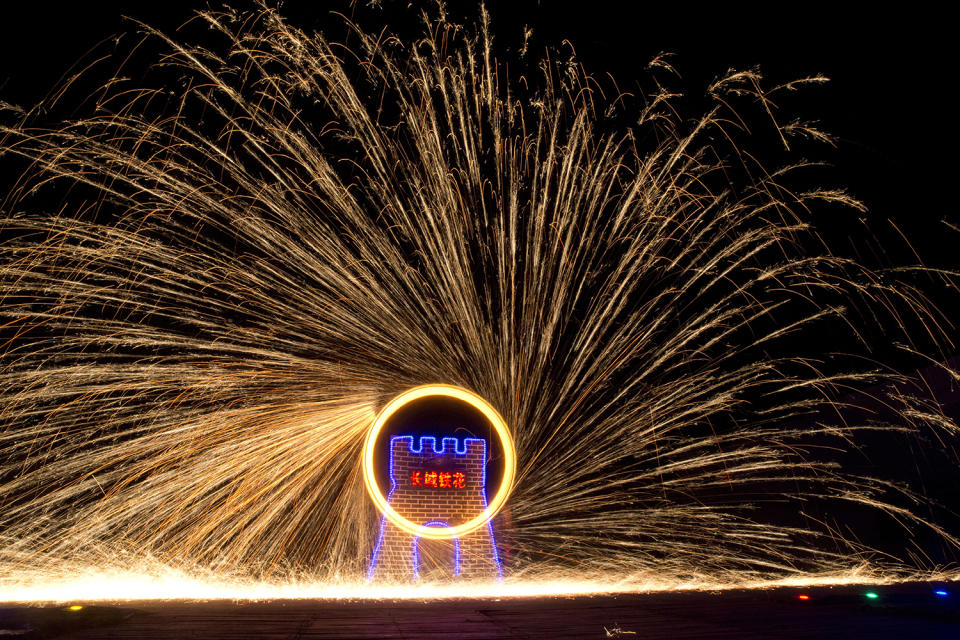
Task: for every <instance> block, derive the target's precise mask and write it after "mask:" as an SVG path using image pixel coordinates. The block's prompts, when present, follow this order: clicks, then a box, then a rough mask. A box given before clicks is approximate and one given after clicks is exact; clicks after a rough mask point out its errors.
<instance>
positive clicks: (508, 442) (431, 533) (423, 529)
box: [362, 384, 517, 540]
mask: <svg viewBox="0 0 960 640" xmlns="http://www.w3.org/2000/svg"><path fill="white" fill-rule="evenodd" d="M430 396H442V397H447V398H453V399H456V400H460V401H461V402H464V403H466V404H468V405H470V406H472V407H473V408H475V409H477V410H478V411H480V413H482V414H483V416H484V417H485V418H486V419H487V420H488V421H489V422H490V426H491V427H493V432H494V434H496V437H497V439H498V440H499V441H500V445H501V449H502V451H503V476H502V477H501V478H500V486H499V488H498V489H497V492H496V493H495V494H494V496H493V498H492V499H491V500H490V503H489V504H485V505H484V506H485V508H484V509H483V510H482V511H481V512H480V513H478V514H477V515H476V516H475V517H473V518H471V519H469V520H467V521H466V522H463V523H461V524H457V525H454V526H449V527H437V526H426V525H423V524H420V523H418V522H415V521H412V520H409V519H408V518H405V517H403V516H401V515H400V514H399V513H397V511H396V510H395V509H394V508H393V507H392V506H391V505H390V499H389V496H385V495H383V493H382V492H381V491H380V487H379V486H378V485H377V478H376V473H375V470H374V469H375V468H376V464H375V462H374V451H375V449H376V442H377V439H378V437H379V436H380V433H381V431H383V428H384V425H385V424H386V423H387V421H388V420H389V419H390V417H391V416H392V415H393V414H394V413H396V412H397V411H398V410H399V409H400V408H401V407H403V406H404V405H407V404H409V403H411V402H414V401H415V400H419V399H420V398H428V397H430ZM444 440H447V439H446V438H444ZM450 440H454V441H455V440H456V439H454V438H450ZM410 441H411V443H412V441H413V438H412V436H411V437H410ZM444 447H445V445H444V444H443V442H442V441H441V451H437V453H440V452H442V451H443V450H444ZM411 450H412V447H411ZM434 451H436V449H434ZM458 453H459V452H458ZM362 459H363V481H364V484H365V485H366V488H367V493H368V494H369V495H370V498H371V499H372V500H373V503H374V505H376V507H377V510H379V511H380V513H382V514H383V515H384V517H385V518H386V519H387V520H389V521H390V522H391V523H393V524H394V525H395V526H397V527H399V528H400V529H401V530H403V531H405V532H407V533H408V534H411V535H414V536H420V537H423V538H430V539H434V540H442V539H451V538H458V537H461V536H464V535H466V534H468V533H470V532H472V531H476V530H477V529H480V528H481V527H483V526H484V525H486V524H488V523H489V522H490V520H491V519H492V518H493V516H495V515H496V514H497V512H498V511H499V510H500V509H501V508H502V507H503V505H504V503H505V502H506V501H507V497H508V496H509V495H510V492H511V491H512V490H513V479H514V477H515V475H516V472H517V457H516V450H515V449H514V446H513V438H512V437H511V436H510V430H509V428H508V427H507V423H506V421H504V419H503V417H502V416H501V415H500V414H499V413H498V412H497V410H496V409H494V408H493V407H492V406H491V405H490V404H489V403H488V402H487V401H486V400H484V399H483V398H481V397H480V396H478V395H477V394H475V393H473V392H472V391H468V390H466V389H463V388H461V387H455V386H452V385H446V384H432V385H424V386H422V387H414V388H413V389H410V390H408V391H405V392H404V393H401V394H400V395H398V396H397V397H395V398H394V399H393V400H391V401H390V402H389V403H387V405H386V406H385V407H384V408H383V409H382V410H381V411H380V413H379V414H378V415H377V418H376V420H374V422H373V426H371V427H370V431H369V432H368V433H367V438H366V440H365V441H364V445H363V458H362ZM391 474H392V470H391ZM485 480H486V478H484V481H485ZM391 482H396V479H395V478H391ZM438 483H439V479H438ZM438 488H439V487H438ZM484 501H486V499H484Z"/></svg>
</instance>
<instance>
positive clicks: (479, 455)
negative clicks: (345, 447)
mask: <svg viewBox="0 0 960 640" xmlns="http://www.w3.org/2000/svg"><path fill="white" fill-rule="evenodd" d="M416 444H417V445H418V446H415V443H414V438H413V436H398V437H394V438H393V439H392V440H391V447H390V467H391V471H392V479H393V488H392V490H391V492H390V494H389V496H388V499H389V502H390V505H391V506H392V507H393V508H394V509H395V510H396V511H397V513H399V514H400V515H401V516H403V517H404V518H407V519H408V520H410V521H412V522H417V523H420V524H423V525H427V524H428V523H432V522H445V523H446V524H447V525H449V526H456V525H459V524H462V523H464V522H466V521H468V520H470V519H471V518H473V517H475V516H476V515H478V514H479V513H481V512H482V511H483V510H484V509H485V508H486V502H485V500H484V487H485V477H484V469H485V467H486V442H485V441H484V440H482V439H479V438H465V439H463V441H461V440H460V439H458V438H443V439H442V440H441V441H440V442H439V443H437V440H436V438H433V437H430V436H423V437H421V438H420V442H419V443H416ZM418 472H419V473H418ZM428 474H436V475H435V476H430V477H432V478H434V479H436V478H440V477H443V478H446V479H449V486H443V487H441V486H440V482H439V481H437V482H436V483H435V484H430V485H425V484H424V482H423V480H424V478H426V477H428ZM447 474H449V475H447ZM454 479H456V481H457V483H458V484H461V483H462V488H459V487H455V486H454ZM418 481H419V483H418ZM433 526H441V525H433ZM381 532H382V533H381V536H380V544H379V549H376V550H375V551H374V554H375V555H374V557H373V558H372V560H371V562H372V565H371V572H370V577H371V578H372V579H375V580H390V581H403V580H410V579H412V578H414V577H416V573H417V571H416V569H419V574H420V577H421V578H425V579H444V578H453V577H454V575H453V573H454V564H455V563H454V555H455V551H456V549H455V545H454V542H453V541H452V540H420V539H417V538H415V537H414V536H411V535H410V534H408V533H406V532H404V531H402V530H401V529H399V528H398V527H396V526H395V525H394V524H393V523H391V522H389V521H388V520H386V519H383V520H382V521H381ZM457 543H458V546H459V556H460V575H459V576H458V578H459V579H465V580H482V579H495V578H497V577H498V575H499V572H498V566H497V561H496V549H495V544H496V543H495V542H494V540H493V530H492V528H491V527H490V525H489V524H488V525H487V526H484V527H480V528H479V529H477V530H476V531H473V532H472V533H469V534H467V535H465V536H462V537H461V538H460V539H458V540H457ZM414 558H417V559H418V560H419V563H418V566H417V567H415V566H414Z"/></svg>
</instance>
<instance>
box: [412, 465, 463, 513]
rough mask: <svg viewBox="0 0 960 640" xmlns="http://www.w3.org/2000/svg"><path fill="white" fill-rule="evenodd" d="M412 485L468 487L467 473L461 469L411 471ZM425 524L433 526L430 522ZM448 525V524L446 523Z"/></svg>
mask: <svg viewBox="0 0 960 640" xmlns="http://www.w3.org/2000/svg"><path fill="white" fill-rule="evenodd" d="M410 486H411V487H434V488H435V489H466V488H467V475H466V474H465V473H461V472H459V471H457V472H454V473H450V472H449V471H411V472H410ZM424 526H428V527H429V526H431V525H429V524H427V525H424ZM444 526H448V525H444Z"/></svg>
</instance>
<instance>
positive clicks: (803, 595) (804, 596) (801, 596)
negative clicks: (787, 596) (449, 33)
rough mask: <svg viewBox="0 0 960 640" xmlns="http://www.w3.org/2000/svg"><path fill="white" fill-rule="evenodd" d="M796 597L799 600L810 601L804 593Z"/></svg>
mask: <svg viewBox="0 0 960 640" xmlns="http://www.w3.org/2000/svg"><path fill="white" fill-rule="evenodd" d="M797 597H798V598H800V599H801V600H809V599H810V596H808V595H807V594H805V593H801V594H800V595H798V596H797Z"/></svg>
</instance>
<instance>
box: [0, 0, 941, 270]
mask: <svg viewBox="0 0 960 640" xmlns="http://www.w3.org/2000/svg"><path fill="white" fill-rule="evenodd" d="M421 4H422V3H421ZM842 4H845V3H824V4H816V3H813V4H811V3H803V4H792V3H765V4H764V5H759V6H753V7H749V6H748V7H743V6H732V4H730V3H711V4H709V5H707V6H705V7H699V6H696V5H693V4H688V3H667V4H664V3H657V4H653V3H642V2H611V1H609V0H590V1H588V2H545V1H537V0H526V1H520V0H518V1H516V2H513V1H511V2H492V3H488V4H487V7H488V9H489V10H490V13H491V16H492V24H493V31H494V33H495V34H497V37H498V38H499V39H500V44H502V45H504V46H507V47H509V46H511V45H515V44H516V43H519V41H520V37H521V36H520V34H521V33H522V30H523V28H524V27H530V28H532V29H533V31H534V34H535V37H536V41H535V46H536V45H546V44H550V45H553V46H554V47H555V49H556V50H557V51H558V52H561V53H566V52H568V51H569V49H568V48H567V46H566V45H564V44H563V42H564V41H568V42H569V43H570V46H572V47H573V50H574V51H575V52H576V56H577V59H579V60H580V61H582V62H583V63H584V64H585V65H586V67H587V70H588V71H590V72H592V73H594V74H598V75H600V74H603V73H605V72H610V73H611V74H612V75H613V76H614V77H615V78H616V79H617V82H618V84H619V85H620V86H621V87H622V88H624V89H627V90H629V89H630V87H631V86H632V85H633V84H635V82H636V81H637V80H638V79H643V78H645V77H646V75H647V70H646V65H647V62H648V61H649V60H650V59H651V58H652V57H653V56H655V55H657V54H658V53H661V52H671V53H673V54H675V55H674V57H673V58H672V62H673V64H674V66H675V67H676V68H677V70H678V71H679V72H680V74H681V75H682V79H681V82H680V84H681V86H683V87H684V88H685V89H686V90H687V91H689V92H690V93H691V94H695V93H696V92H697V91H703V90H704V88H705V87H706V85H707V84H708V83H709V82H710V81H711V80H713V79H716V78H717V77H718V76H719V75H721V74H723V73H724V72H725V71H726V70H727V69H729V68H739V69H745V68H752V67H755V66H759V68H760V70H761V71H762V72H763V73H764V74H765V75H766V76H767V77H768V78H770V80H771V81H774V82H775V81H779V80H788V79H794V78H798V77H802V76H807V75H811V74H817V73H820V74H823V75H826V76H827V77H829V78H830V79H831V80H832V82H831V83H829V85H827V86H825V87H822V88H814V89H812V90H807V91H805V92H804V93H805V94H806V95H805V96H802V97H801V100H802V101H804V104H802V105H801V107H800V108H799V109H798V111H799V112H800V113H802V114H803V115H804V116H805V117H807V118H810V119H814V120H818V121H820V122H821V123H822V126H823V127H824V128H825V129H826V130H827V131H829V132H831V133H832V134H834V135H836V136H837V137H838V148H837V150H836V152H833V153H830V154H828V155H829V156H830V157H829V158H828V159H829V160H831V161H832V162H833V163H834V164H835V165H836V176H837V178H838V180H837V181H838V183H839V184H843V185H846V186H847V187H848V188H849V189H850V190H851V191H852V193H853V194H854V195H855V196H857V197H859V198H860V199H862V200H864V201H865V202H866V204H867V205H868V206H869V207H870V210H871V215H872V216H873V217H874V218H876V219H884V220H885V219H892V220H894V221H895V223H896V224H897V225H898V227H900V228H901V229H903V230H904V231H905V232H906V233H907V234H908V236H909V237H910V239H911V241H913V242H916V243H917V245H916V248H917V249H918V251H920V252H921V254H922V257H923V258H924V259H930V260H933V261H936V262H943V261H950V260H951V259H952V258H953V251H952V246H953V243H954V242H955V240H956V239H957V238H956V234H944V231H943V227H942V225H941V224H940V222H941V221H942V220H943V219H944V218H950V219H952V220H956V219H957V215H956V205H955V202H954V200H953V198H952V197H951V195H952V192H953V168H954V166H955V164H956V160H955V155H956V150H957V147H958V142H960V140H958V135H957V126H956V124H955V118H954V117H953V112H954V111H955V105H954V103H953V101H951V100H949V99H948V98H947V95H948V93H949V92H950V91H951V87H952V86H953V84H954V77H955V75H956V70H955V68H954V64H953V63H954V61H955V60H956V57H957V56H956V54H955V51H954V49H953V47H952V45H951V40H952V38H951V25H952V24H953V23H952V21H951V20H949V19H948V18H947V17H946V16H945V15H943V14H941V13H939V12H938V11H937V10H932V9H925V8H924V7H923V6H922V5H917V4H915V3H911V4H909V5H908V6H907V8H905V9H904V8H902V7H903V6H904V5H898V7H901V8H898V9H897V10H891V9H880V8H879V5H872V6H866V5H865V6H864V7H863V8H861V9H859V10H855V9H853V10H852V9H850V8H848V7H844V8H842V9H841V5H842ZM206 6H212V7H214V8H216V7H219V6H220V5H219V4H218V3H209V4H208V3H205V2H169V1H165V2H155V3H151V2H128V3H124V2H49V1H44V0H36V1H33V2H16V3H5V6H4V12H3V17H2V20H0V99H2V100H4V101H6V102H9V103H13V104H20V105H24V106H26V105H31V104H33V103H35V102H37V101H38V100H39V99H41V98H42V97H43V96H44V95H45V94H46V93H47V91H48V90H50V89H51V88H52V87H53V85H54V84H56V82H57V81H58V80H59V79H60V78H61V77H62V76H63V75H64V74H65V73H66V72H67V71H68V70H69V69H70V67H71V66H72V65H73V64H74V63H76V62H77V61H78V60H80V59H81V58H83V56H84V55H85V54H87V53H88V52H90V51H91V49H93V48H94V47H95V45H97V43H98V42H101V41H104V40H109V39H110V38H111V36H113V35H115V34H118V33H123V32H133V31H135V30H136V28H137V27H136V25H135V24H133V23H132V22H130V20H127V19H125V18H124V16H128V17H129V18H133V19H135V20H141V21H144V22H146V23H148V24H151V25H153V26H155V27H157V28H160V29H161V30H163V31H166V32H170V31H173V30H174V29H176V28H177V27H178V26H180V25H181V24H182V23H183V22H184V21H186V20H188V19H189V18H190V17H191V16H192V15H193V12H194V9H196V8H202V7H206ZM234 6H238V7H249V6H251V3H250V2H244V1H240V2H236V3H234ZM419 6H421V5H413V6H411V5H408V3H407V2H391V1H389V0H387V1H385V2H383V3H382V5H381V6H379V7H374V8H371V7H369V6H368V5H366V4H364V3H356V4H354V5H351V4H350V3H348V2H340V1H337V2H309V1H303V0H301V1H299V2H291V1H289V0H288V1H287V2H284V3H282V4H281V7H282V12H283V13H285V14H286V15H288V16H289V17H290V19H291V20H292V21H293V22H294V23H295V24H297V25H299V26H302V27H304V28H307V29H324V28H326V27H327V25H330V24H331V23H333V22H335V21H337V19H336V18H333V17H332V16H331V15H330V12H331V11H338V12H342V13H345V14H348V15H352V16H354V17H356V18H358V19H360V20H367V21H371V22H378V23H387V24H391V25H392V26H396V25H401V24H405V25H407V26H408V27H409V26H411V25H416V24H417V23H418V17H417V14H418V11H419V9H418V7H419ZM477 6H478V3H474V2H452V3H447V7H448V10H449V11H450V14H451V17H452V18H454V19H457V18H464V19H470V18H472V17H474V16H475V15H476V7H477ZM100 52H101V53H102V52H103V50H102V49H101V50H100ZM534 53H536V52H534ZM87 60H90V58H87ZM956 262H957V261H956V260H955V259H954V260H953V263H954V264H956Z"/></svg>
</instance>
